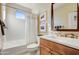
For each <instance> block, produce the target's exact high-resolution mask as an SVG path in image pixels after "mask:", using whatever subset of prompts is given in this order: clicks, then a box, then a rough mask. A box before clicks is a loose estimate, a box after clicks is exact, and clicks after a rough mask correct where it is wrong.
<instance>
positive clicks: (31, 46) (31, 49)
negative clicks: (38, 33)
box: [27, 37, 39, 54]
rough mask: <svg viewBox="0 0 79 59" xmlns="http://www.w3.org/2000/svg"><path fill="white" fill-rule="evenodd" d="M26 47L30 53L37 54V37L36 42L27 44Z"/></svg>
mask: <svg viewBox="0 0 79 59" xmlns="http://www.w3.org/2000/svg"><path fill="white" fill-rule="evenodd" d="M27 49H28V53H30V54H39V52H38V51H39V37H37V42H33V43H30V44H28V45H27Z"/></svg>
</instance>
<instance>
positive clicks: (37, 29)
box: [0, 3, 79, 55]
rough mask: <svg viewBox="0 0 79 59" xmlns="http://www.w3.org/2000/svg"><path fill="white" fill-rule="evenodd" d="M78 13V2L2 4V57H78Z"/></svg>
mask: <svg viewBox="0 0 79 59" xmlns="http://www.w3.org/2000/svg"><path fill="white" fill-rule="evenodd" d="M78 12H79V6H78V3H4V4H0V19H1V20H2V22H3V23H4V26H3V25H0V26H2V27H1V28H0V29H1V30H0V54H1V55H71V54H73V55H75V54H79V53H77V52H79V50H78V48H79V44H78V43H79V40H78V39H79V33H78V31H79V26H78V25H79V19H78V16H79V14H78ZM71 19H72V20H73V21H71ZM74 19H75V20H74ZM2 22H1V24H2ZM2 30H3V32H2ZM59 47H61V48H59ZM56 49H59V51H58V50H56ZM65 49H66V50H67V49H68V51H65ZM52 50H53V51H52ZM72 51H73V52H72ZM66 52H67V53H66ZM71 52H72V53H71Z"/></svg>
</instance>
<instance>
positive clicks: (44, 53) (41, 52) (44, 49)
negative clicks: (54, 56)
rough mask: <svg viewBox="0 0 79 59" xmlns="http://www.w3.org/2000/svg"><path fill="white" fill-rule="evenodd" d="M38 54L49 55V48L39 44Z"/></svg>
mask: <svg viewBox="0 0 79 59" xmlns="http://www.w3.org/2000/svg"><path fill="white" fill-rule="evenodd" d="M40 54H41V55H50V54H51V53H50V49H49V48H47V47H46V46H44V45H41V47H40Z"/></svg>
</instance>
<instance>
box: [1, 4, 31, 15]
mask: <svg viewBox="0 0 79 59" xmlns="http://www.w3.org/2000/svg"><path fill="white" fill-rule="evenodd" d="M2 6H6V7H10V8H14V9H18V10H22V11H25V12H28V13H30V14H32V12H31V11H26V10H23V9H21V8H17V7H12V6H9V5H4V4H3V5H2Z"/></svg>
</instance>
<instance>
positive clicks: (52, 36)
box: [44, 35, 56, 38]
mask: <svg viewBox="0 0 79 59" xmlns="http://www.w3.org/2000/svg"><path fill="white" fill-rule="evenodd" d="M44 36H45V37H46V38H56V36H55V35H44Z"/></svg>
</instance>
